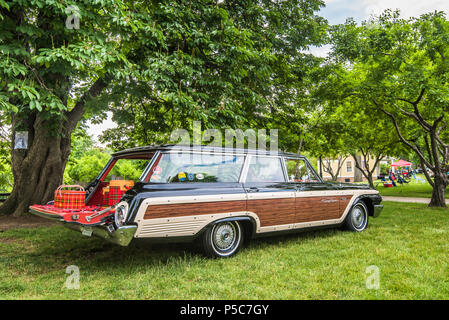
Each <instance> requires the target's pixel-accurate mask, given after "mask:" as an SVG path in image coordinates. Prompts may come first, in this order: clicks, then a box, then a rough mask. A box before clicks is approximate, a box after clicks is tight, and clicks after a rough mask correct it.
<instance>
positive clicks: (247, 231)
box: [198, 216, 257, 240]
mask: <svg viewBox="0 0 449 320" xmlns="http://www.w3.org/2000/svg"><path fill="white" fill-rule="evenodd" d="M226 221H238V222H240V223H241V226H242V228H243V234H244V239H246V240H248V239H251V238H253V236H254V234H255V233H256V229H257V224H256V221H255V220H254V218H252V217H248V216H238V217H229V218H221V219H217V220H214V221H212V222H210V223H208V224H207V225H205V226H204V227H203V228H202V229H201V231H200V232H198V236H200V235H202V234H203V233H204V232H205V231H206V230H207V229H208V228H211V227H213V226H214V225H216V224H218V223H221V222H226Z"/></svg>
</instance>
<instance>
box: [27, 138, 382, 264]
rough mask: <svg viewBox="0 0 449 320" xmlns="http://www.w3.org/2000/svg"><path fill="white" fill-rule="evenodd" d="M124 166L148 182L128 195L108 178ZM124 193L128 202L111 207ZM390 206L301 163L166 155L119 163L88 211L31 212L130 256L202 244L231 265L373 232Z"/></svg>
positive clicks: (197, 152) (281, 157)
mask: <svg viewBox="0 0 449 320" xmlns="http://www.w3.org/2000/svg"><path fill="white" fill-rule="evenodd" d="M123 160H127V161H130V160H131V161H140V163H141V167H142V172H141V175H140V178H139V179H138V180H137V181H131V182H126V183H122V184H128V187H127V189H126V188H125V189H124V190H122V191H121V192H122V194H120V192H118V189H117V186H120V181H119V182H117V180H110V178H108V176H110V174H109V173H110V172H111V170H112V168H113V167H114V165H115V164H116V163H117V162H118V161H123ZM131 185H132V186H131ZM114 186H115V189H114V190H116V191H117V192H118V194H119V196H118V197H117V196H116V198H115V199H112V200H111V198H110V197H111V195H109V198H108V199H107V200H108V201H105V196H106V195H107V193H108V192H109V193H110V192H112V189H113V187H114ZM120 188H121V187H120ZM381 201H382V198H381V196H380V195H379V192H378V191H377V190H373V189H371V188H369V186H366V185H360V184H343V183H329V182H323V181H322V180H321V179H320V177H319V176H318V175H317V173H316V172H315V170H314V169H313V167H312V166H311V165H310V163H309V161H308V160H307V159H306V158H305V157H303V156H300V155H297V154H293V153H284V152H269V151H261V152H259V151H257V150H248V149H227V148H215V147H202V146H198V147H191V146H179V145H164V146H156V147H155V146H151V147H140V148H134V149H129V150H124V151H121V152H117V153H115V154H113V155H112V158H111V160H110V161H109V162H108V164H107V165H106V167H105V168H104V169H103V171H102V172H101V173H100V174H99V175H98V177H97V179H96V180H95V181H93V182H92V183H90V184H89V185H88V186H87V187H86V200H85V206H84V207H83V208H81V209H64V208H56V207H55V206H54V204H53V203H49V204H47V205H33V206H31V207H30V211H31V213H33V214H36V215H39V216H42V217H45V218H50V219H54V220H57V221H61V222H63V223H64V224H65V225H66V226H68V227H70V228H72V229H76V230H79V231H81V232H82V233H83V234H84V235H86V236H91V235H96V236H100V237H102V238H105V239H107V240H109V241H112V242H115V243H117V244H120V245H124V246H126V245H128V244H129V243H130V242H131V240H132V239H148V240H154V241H194V240H197V241H199V242H200V243H201V244H202V246H203V248H204V252H205V253H206V255H208V256H210V257H230V256H232V255H234V254H235V253H237V252H238V251H239V249H240V248H241V247H242V244H243V242H244V240H245V239H247V240H249V239H252V238H255V237H262V236H268V235H274V234H279V233H282V232H296V231H298V230H303V229H309V228H323V227H340V226H343V227H344V228H346V229H348V230H351V231H355V232H360V231H363V230H364V229H365V228H366V227H367V225H368V219H369V217H377V216H379V214H380V212H381V210H382V208H383V206H382V205H381Z"/></svg>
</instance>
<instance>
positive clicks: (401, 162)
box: [391, 160, 412, 167]
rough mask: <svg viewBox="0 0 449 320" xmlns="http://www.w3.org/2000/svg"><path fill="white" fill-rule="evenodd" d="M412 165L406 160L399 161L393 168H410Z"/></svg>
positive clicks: (394, 163)
mask: <svg viewBox="0 0 449 320" xmlns="http://www.w3.org/2000/svg"><path fill="white" fill-rule="evenodd" d="M411 165H412V163H411V162H408V161H405V160H399V161H396V162H393V163H392V164H391V166H392V167H410V166H411Z"/></svg>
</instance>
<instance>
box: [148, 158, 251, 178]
mask: <svg viewBox="0 0 449 320" xmlns="http://www.w3.org/2000/svg"><path fill="white" fill-rule="evenodd" d="M243 162H244V156H240V155H224V154H211V153H210V154H206V153H205V154H200V153H185V152H184V153H163V154H161V155H160V157H159V159H158V160H156V162H155V164H154V165H153V167H152V168H151V171H150V177H149V182H156V183H173V182H179V183H189V182H238V181H239V177H240V172H241V170H242V166H243Z"/></svg>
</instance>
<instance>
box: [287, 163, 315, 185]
mask: <svg viewBox="0 0 449 320" xmlns="http://www.w3.org/2000/svg"><path fill="white" fill-rule="evenodd" d="M285 167H286V168H287V175H288V181H289V182H320V179H319V178H318V176H317V175H316V174H315V172H313V170H312V169H310V168H309V166H308V165H307V163H306V162H305V161H304V160H302V159H285Z"/></svg>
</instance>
